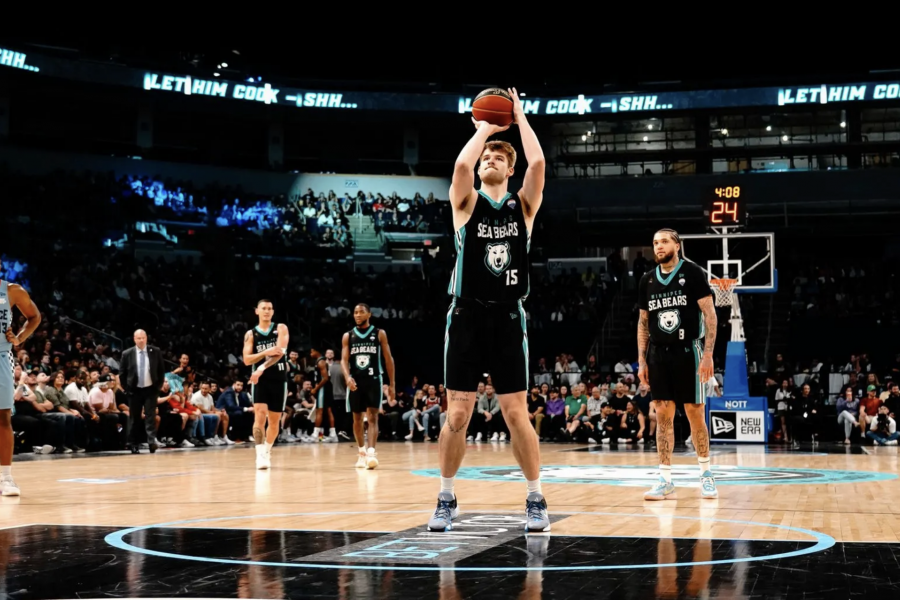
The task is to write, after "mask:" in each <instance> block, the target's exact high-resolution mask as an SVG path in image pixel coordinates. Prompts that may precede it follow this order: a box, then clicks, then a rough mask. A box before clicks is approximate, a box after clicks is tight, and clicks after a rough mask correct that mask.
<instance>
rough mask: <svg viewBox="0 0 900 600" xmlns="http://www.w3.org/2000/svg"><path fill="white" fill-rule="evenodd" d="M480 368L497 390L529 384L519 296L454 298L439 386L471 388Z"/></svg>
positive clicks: (481, 375) (509, 391) (508, 391)
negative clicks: (509, 299) (492, 300)
mask: <svg viewBox="0 0 900 600" xmlns="http://www.w3.org/2000/svg"><path fill="white" fill-rule="evenodd" d="M485 373H487V374H489V375H490V376H491V383H492V384H493V386H494V391H496V392H497V393H498V394H513V393H516V392H525V391H527V390H528V389H529V388H530V386H529V382H528V331H527V329H526V325H525V310H524V309H523V308H522V303H521V301H520V302H516V303H511V304H509V303H503V304H484V303H481V302H479V301H477V300H468V299H464V298H454V299H453V301H452V302H451V303H450V310H448V311H447V328H446V333H445V334H444V382H445V384H444V385H445V386H446V387H447V389H448V390H454V391H457V392H474V391H476V390H477V389H478V382H480V381H484V379H485V377H484V374H485Z"/></svg>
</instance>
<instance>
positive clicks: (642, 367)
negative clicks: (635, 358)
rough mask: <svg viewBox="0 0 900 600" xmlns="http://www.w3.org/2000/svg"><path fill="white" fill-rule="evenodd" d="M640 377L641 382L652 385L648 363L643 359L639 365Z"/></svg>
mask: <svg viewBox="0 0 900 600" xmlns="http://www.w3.org/2000/svg"><path fill="white" fill-rule="evenodd" d="M638 379H640V380H641V383H643V384H644V385H650V375H649V372H648V371H647V363H646V362H645V361H643V360H642V361H641V362H640V363H639V365H638Z"/></svg>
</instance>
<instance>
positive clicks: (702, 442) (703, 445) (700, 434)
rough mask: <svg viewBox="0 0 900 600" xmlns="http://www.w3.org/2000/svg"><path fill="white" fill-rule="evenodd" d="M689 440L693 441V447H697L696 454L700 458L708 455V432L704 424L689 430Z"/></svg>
mask: <svg viewBox="0 0 900 600" xmlns="http://www.w3.org/2000/svg"><path fill="white" fill-rule="evenodd" d="M704 425H705V424H704ZM691 441H693V442H694V448H696V449H697V456H699V457H700V458H707V457H708V456H709V432H708V431H707V430H706V427H705V426H704V427H698V428H697V429H694V430H693V431H691Z"/></svg>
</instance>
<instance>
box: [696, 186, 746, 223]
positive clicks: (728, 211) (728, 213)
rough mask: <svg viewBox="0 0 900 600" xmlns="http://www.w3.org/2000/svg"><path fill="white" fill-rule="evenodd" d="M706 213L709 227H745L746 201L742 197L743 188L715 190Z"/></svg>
mask: <svg viewBox="0 0 900 600" xmlns="http://www.w3.org/2000/svg"><path fill="white" fill-rule="evenodd" d="M705 212H706V223H707V225H711V226H725V227H729V226H730V227H733V226H736V225H743V222H744V199H743V198H742V197H741V186H739V185H732V186H721V187H716V188H714V190H713V194H712V198H711V199H710V201H709V203H708V206H707V210H706V211H705Z"/></svg>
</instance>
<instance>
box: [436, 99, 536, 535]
mask: <svg viewBox="0 0 900 600" xmlns="http://www.w3.org/2000/svg"><path fill="white" fill-rule="evenodd" d="M508 92H509V96H510V99H511V100H512V103H513V117H514V122H515V124H516V125H517V126H518V128H519V133H520V134H521V139H522V147H523V149H524V151H525V158H526V159H527V161H528V169H527V170H526V171H525V177H524V179H523V184H522V188H521V190H520V191H519V192H518V193H517V194H513V193H510V192H509V190H508V187H509V178H510V176H512V174H513V172H514V170H515V165H516V151H515V150H514V149H513V147H512V146H511V145H510V144H509V143H507V142H501V141H488V138H489V137H490V136H491V135H493V134H494V133H498V132H500V131H505V130H506V129H508V128H509V125H506V126H503V127H501V126H498V125H493V124H491V123H488V122H486V121H476V120H474V119H473V123H474V125H475V134H474V135H473V136H472V138H471V139H470V140H469V142H468V143H467V144H466V145H465V147H464V148H463V149H462V152H461V153H460V155H459V157H458V158H457V159H456V165H455V168H454V171H453V180H452V184H451V186H450V204H451V206H452V209H453V229H454V231H455V232H456V235H455V241H456V252H457V257H456V265H455V267H454V268H453V273H452V275H451V276H450V285H449V287H448V289H447V291H448V293H449V294H450V295H451V296H452V300H451V302H450V308H449V310H448V311H447V328H446V330H445V333H444V382H445V385H446V388H447V397H448V409H447V420H446V422H445V423H444V427H443V429H442V430H441V436H440V447H439V452H438V456H439V460H440V466H441V491H440V492H439V494H438V502H437V508H436V510H435V511H434V514H433V515H432V517H431V519H430V520H429V521H428V529H429V530H431V531H447V530H449V529H451V528H452V526H453V523H452V522H453V519H455V518H456V517H457V516H458V515H459V507H458V506H457V502H456V495H455V493H454V486H453V479H454V477H455V476H456V472H457V471H458V470H459V467H460V464H461V463H462V459H463V456H464V455H465V452H466V427H467V425H468V422H469V419H470V418H471V417H472V413H473V409H474V408H475V407H474V404H475V393H476V391H477V389H478V383H479V382H480V381H481V380H482V378H483V375H484V373H485V372H487V373H489V374H490V376H491V380H492V383H493V385H494V389H495V390H496V392H497V395H498V397H499V398H498V399H499V400H500V410H501V411H502V412H503V417H504V420H505V422H506V424H507V426H508V427H509V430H510V435H511V441H512V445H513V454H514V456H515V457H516V461H517V462H518V463H519V466H520V467H521V468H522V472H523V473H524V475H525V479H526V482H527V486H528V487H527V495H526V499H525V514H526V522H527V524H526V531H529V532H546V531H549V530H550V519H549V517H548V515H547V503H546V501H545V500H544V496H543V494H542V493H541V487H540V463H541V460H540V448H539V446H538V440H537V435H536V434H535V432H534V427H532V426H531V421H530V420H529V419H528V402H527V399H526V393H527V391H528V390H529V389H531V386H530V382H529V380H528V362H529V361H528V333H527V331H526V327H525V310H524V309H523V308H522V300H524V299H525V297H526V296H528V291H529V268H530V262H529V258H528V252H529V250H530V246H531V230H532V227H533V225H534V219H535V217H536V215H537V212H538V209H539V208H540V206H541V202H542V200H543V195H544V168H545V161H544V153H543V150H541V145H540V142H538V139H537V136H536V135H535V133H534V130H533V129H532V128H531V125H529V123H528V120H527V119H526V117H525V112H524V110H523V109H522V103H521V101H520V100H519V97H518V95H517V93H516V90H515V89H510V90H508ZM476 166H477V167H478V177H479V178H480V179H481V187H480V189H475V187H474V184H475V177H474V172H473V171H474V169H475V167H476Z"/></svg>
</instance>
